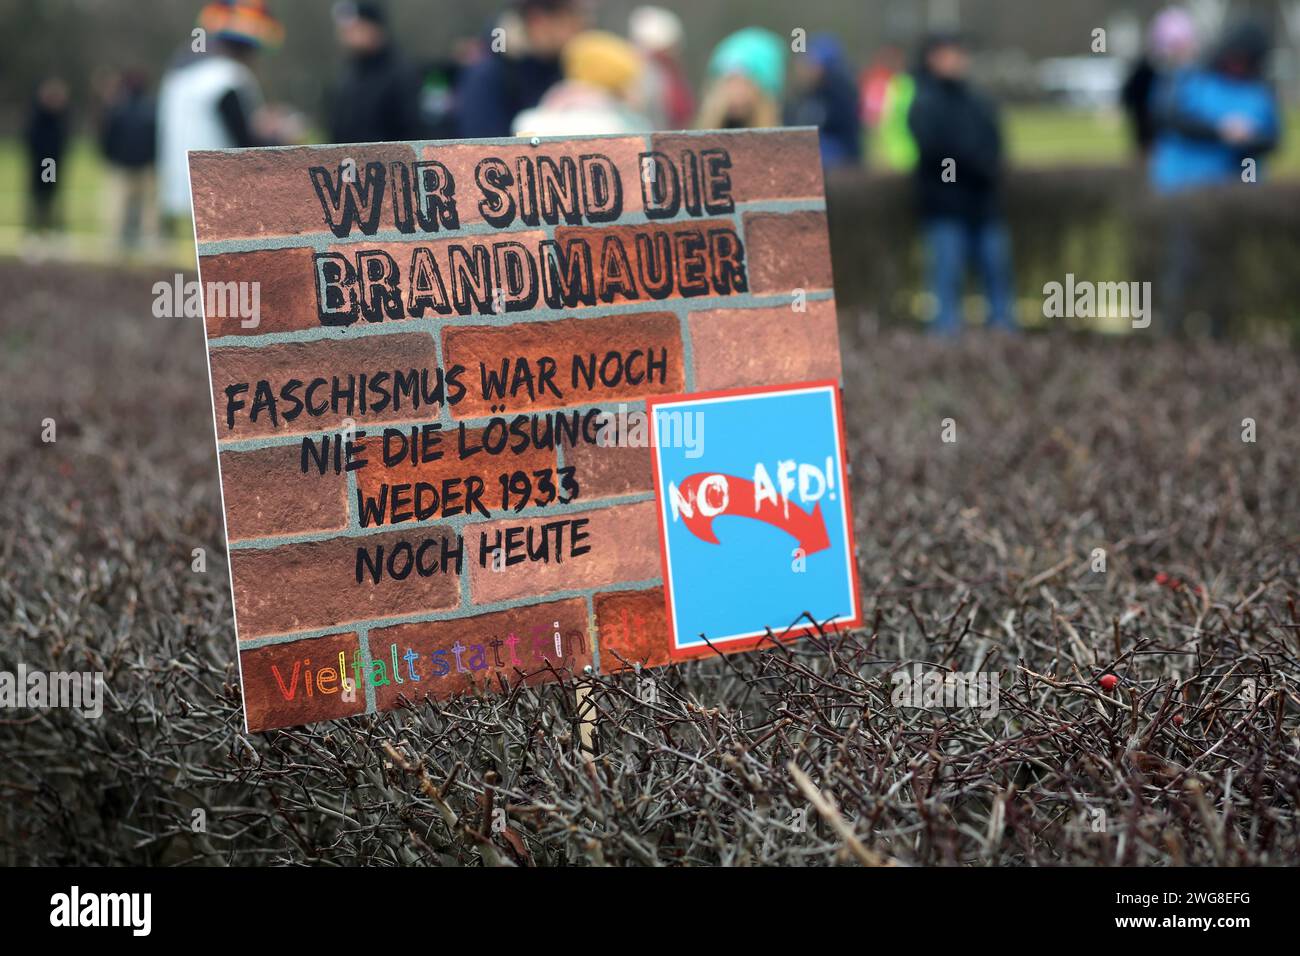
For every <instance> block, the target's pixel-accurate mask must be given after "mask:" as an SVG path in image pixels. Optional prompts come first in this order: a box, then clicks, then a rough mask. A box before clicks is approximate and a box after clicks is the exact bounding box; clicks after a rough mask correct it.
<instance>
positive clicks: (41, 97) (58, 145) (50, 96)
mask: <svg viewBox="0 0 1300 956" xmlns="http://www.w3.org/2000/svg"><path fill="white" fill-rule="evenodd" d="M69 112H70V111H69V96H68V85H67V84H66V83H65V82H64V81H63V79H62V78H61V77H57V76H50V77H46V78H45V79H43V80H41V82H40V83H39V84H37V87H36V92H35V93H34V94H33V96H32V102H31V106H30V107H29V109H28V113H27V125H26V128H25V129H24V131H23V139H24V142H25V144H26V147H27V169H28V180H27V184H28V185H27V189H28V206H27V226H28V228H29V229H30V230H31V231H32V232H54V231H56V230H61V229H62V228H63V214H62V210H60V208H59V205H58V198H59V187H60V184H61V183H62V182H63V177H64V172H63V170H62V168H61V167H62V166H63V157H64V154H65V152H66V150H67V146H68V132H69Z"/></svg>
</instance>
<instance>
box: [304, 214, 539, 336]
mask: <svg viewBox="0 0 1300 956" xmlns="http://www.w3.org/2000/svg"><path fill="white" fill-rule="evenodd" d="M545 238H546V234H545V233H544V232H542V231H541V230H532V231H523V232H502V233H493V234H492V235H489V236H455V237H452V238H447V239H433V238H429V237H427V236H418V237H416V238H413V239H412V240H410V241H407V242H379V243H336V244H334V245H331V246H330V247H329V251H330V252H332V253H337V254H340V255H343V256H346V257H347V258H348V261H349V262H350V264H351V265H352V267H353V269H354V270H355V269H357V261H356V255H357V253H359V252H385V253H387V254H388V255H390V256H392V258H393V261H394V263H396V265H397V278H398V284H397V286H398V289H399V290H400V291H401V294H402V317H403V318H438V317H440V316H456V315H492V314H495V306H494V305H489V306H488V307H487V308H481V307H480V306H479V305H478V304H477V303H476V302H474V301H473V299H472V298H471V299H470V304H469V307H468V308H467V309H465V310H463V311H462V310H458V309H457V308H456V306H455V302H454V293H453V291H452V289H453V287H452V281H453V279H452V276H453V273H452V268H451V263H450V256H451V251H450V250H451V247H452V246H453V245H456V246H461V247H463V248H464V249H466V250H467V251H468V252H469V253H470V254H471V255H474V252H473V249H474V247H476V246H482V247H484V248H486V250H487V253H488V261H489V262H490V263H493V265H492V266H491V268H490V269H489V276H488V277H485V284H486V286H487V288H488V289H489V290H493V289H495V288H497V286H498V285H499V284H501V280H500V279H499V278H498V277H497V275H496V274H495V269H496V266H495V262H494V259H493V244H494V243H504V242H516V243H520V244H521V245H523V247H524V249H525V250H526V252H527V255H529V256H530V257H532V258H534V259H535V258H536V257H537V250H538V246H539V244H540V243H541V241H542V240H543V239H545ZM417 247H422V248H425V249H428V250H429V253H430V255H431V256H432V257H433V261H434V265H435V266H436V267H437V270H438V275H439V276H440V277H441V279H442V284H443V286H444V288H445V291H446V305H447V309H446V311H441V312H440V311H438V310H437V309H436V308H426V309H424V311H423V314H422V315H420V316H415V315H413V314H412V312H411V309H410V302H411V285H412V276H411V266H412V257H413V255H414V254H415V253H414V251H415V249H416V248H417ZM358 274H359V270H358ZM312 275H314V273H312ZM488 280H490V281H488ZM537 289H538V302H539V303H540V301H541V278H540V273H539V277H538V284H537ZM308 291H310V290H308ZM488 295H489V298H490V297H491V295H492V292H491V291H489V293H488ZM313 301H314V300H313ZM506 304H507V306H508V305H509V304H510V302H509V300H507V303H506ZM533 307H534V308H540V307H541V305H540V304H539V305H534V306H533ZM518 311H522V310H518ZM506 314H507V315H511V314H513V313H512V312H511V311H507V312H506ZM366 321H367V320H366V319H365V318H364V317H363V316H359V317H358V319H357V324H358V325H360V324H364V323H365V322H366ZM385 321H394V320H391V319H388V318H385ZM399 321H400V320H399Z"/></svg>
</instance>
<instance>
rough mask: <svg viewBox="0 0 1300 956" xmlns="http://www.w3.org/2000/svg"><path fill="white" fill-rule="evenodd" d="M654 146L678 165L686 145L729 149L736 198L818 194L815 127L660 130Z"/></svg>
mask: <svg viewBox="0 0 1300 956" xmlns="http://www.w3.org/2000/svg"><path fill="white" fill-rule="evenodd" d="M651 143H652V145H653V147H654V149H656V150H658V151H659V152H661V153H665V154H667V155H668V156H669V157H671V158H672V160H673V162H674V163H677V164H679V165H680V163H681V153H682V151H683V150H688V149H689V150H693V151H695V152H696V153H698V152H699V151H700V150H704V149H725V150H726V151H727V152H728V153H729V154H730V156H731V195H732V198H733V199H734V200H735V201H736V202H737V203H743V202H760V201H765V200H773V199H820V198H822V195H823V185H822V162H821V153H820V150H819V148H818V143H817V131H816V130H801V131H798V132H795V131H788V130H783V131H780V132H760V131H752V132H738V133H725V134H716V135H707V134H706V135H689V134H687V135H684V134H681V133H656V134H655V135H654V136H652V137H651Z"/></svg>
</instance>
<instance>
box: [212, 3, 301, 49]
mask: <svg viewBox="0 0 1300 956" xmlns="http://www.w3.org/2000/svg"><path fill="white" fill-rule="evenodd" d="M199 26H201V27H202V28H203V29H204V30H206V31H208V33H209V34H211V35H212V36H213V37H214V38H216V39H218V40H229V41H232V42H234V43H247V44H249V45H251V46H273V47H274V46H279V45H280V43H281V42H282V41H283V40H284V27H283V26H282V25H281V23H280V21H279V20H277V19H275V17H273V16H271V11H270V10H269V9H267V5H266V0H214V2H213V3H209V4H208V5H207V6H205V7H204V8H203V9H202V11H200V12H199Z"/></svg>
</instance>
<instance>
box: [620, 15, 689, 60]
mask: <svg viewBox="0 0 1300 956" xmlns="http://www.w3.org/2000/svg"><path fill="white" fill-rule="evenodd" d="M627 32H628V37H629V38H630V39H631V40H632V42H633V43H634V44H636V46H637V47H639V48H640V49H642V50H644V51H646V52H648V53H658V52H660V51H662V50H671V49H672V48H673V47H675V46H676V45H677V44H678V43H680V42H681V39H682V21H681V19H680V18H679V17H678V16H677V14H675V13H673V12H672V11H671V10H665V9H664V8H663V7H637V8H636V9H635V10H633V11H632V15H631V16H630V17H628V21H627Z"/></svg>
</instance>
